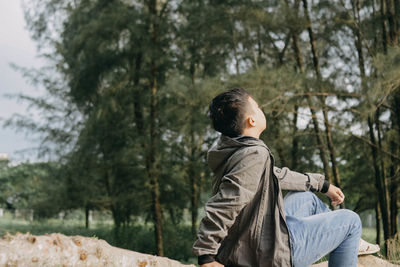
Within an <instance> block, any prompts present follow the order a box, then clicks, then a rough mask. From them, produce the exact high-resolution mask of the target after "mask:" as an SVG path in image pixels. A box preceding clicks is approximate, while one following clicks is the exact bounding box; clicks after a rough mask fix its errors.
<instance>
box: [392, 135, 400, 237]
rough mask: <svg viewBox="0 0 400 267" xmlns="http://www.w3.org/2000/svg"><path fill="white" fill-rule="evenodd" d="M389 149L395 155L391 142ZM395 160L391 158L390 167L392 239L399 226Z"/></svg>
mask: <svg viewBox="0 0 400 267" xmlns="http://www.w3.org/2000/svg"><path fill="white" fill-rule="evenodd" d="M390 147H391V153H392V155H395V154H396V144H395V142H394V141H393V140H392V141H391V142H390ZM395 169H396V160H395V159H394V157H393V156H392V157H391V166H390V224H391V233H390V236H391V238H394V237H395V235H396V234H397V233H398V225H399V219H398V206H397V200H398V187H397V183H398V180H399V179H398V178H397V177H396V176H397V175H396V171H395Z"/></svg>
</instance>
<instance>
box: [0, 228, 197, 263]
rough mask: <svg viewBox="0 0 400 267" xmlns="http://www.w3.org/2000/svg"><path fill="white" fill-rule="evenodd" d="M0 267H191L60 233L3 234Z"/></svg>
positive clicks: (0, 244) (0, 247)
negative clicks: (40, 234) (35, 234)
mask: <svg viewBox="0 0 400 267" xmlns="http://www.w3.org/2000/svg"><path fill="white" fill-rule="evenodd" d="M0 266H24V267H25V266H63V267H64V266H65V267H67V266H82V267H83V266H93V267H94V266H96V267H98V266H118V267H125V266H130V267H131V266H137V267H161V266H163V267H181V266H182V267H183V266H186V267H189V266H190V267H194V265H184V264H181V263H180V262H178V261H175V260H171V259H168V258H165V257H158V256H153V255H148V254H143V253H138V252H134V251H130V250H126V249H121V248H116V247H113V246H111V245H109V244H108V243H107V242H106V241H104V240H101V239H96V238H89V237H83V236H65V235H63V234H46V235H42V236H34V235H31V234H29V233H28V234H19V233H18V234H16V235H8V234H6V235H5V236H3V238H2V239H0Z"/></svg>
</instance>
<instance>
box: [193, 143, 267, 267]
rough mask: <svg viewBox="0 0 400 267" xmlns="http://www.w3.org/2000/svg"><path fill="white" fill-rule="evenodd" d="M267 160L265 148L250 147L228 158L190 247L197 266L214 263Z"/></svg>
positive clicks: (255, 185)
mask: <svg viewBox="0 0 400 267" xmlns="http://www.w3.org/2000/svg"><path fill="white" fill-rule="evenodd" d="M268 157H269V152H268V151H267V150H266V149H265V148H264V147H260V146H252V147H248V148H246V149H241V150H239V151H238V152H236V153H235V154H234V155H233V156H231V158H230V159H229V162H228V163H227V166H228V168H227V171H226V173H225V174H224V176H223V177H222V178H221V183H220V185H219V187H218V190H217V193H216V194H215V195H214V196H213V197H211V198H210V199H209V200H208V201H207V203H206V204H205V216H204V218H203V219H202V220H201V222H200V225H199V230H198V233H197V240H196V241H195V243H194V244H193V249H192V251H193V253H194V254H195V255H197V256H198V257H199V264H203V263H207V262H211V261H213V256H214V255H216V254H217V252H218V249H219V247H220V245H221V242H222V240H223V239H224V238H225V237H226V235H227V234H228V230H229V228H230V227H231V226H232V225H233V223H234V222H235V219H236V217H237V216H238V214H239V213H240V211H241V210H242V209H243V208H244V207H245V206H246V204H248V203H249V202H250V200H251V199H252V198H253V197H254V195H255V193H256V190H257V188H258V185H259V182H260V180H261V176H262V174H263V172H264V169H265V166H266V161H267V160H268Z"/></svg>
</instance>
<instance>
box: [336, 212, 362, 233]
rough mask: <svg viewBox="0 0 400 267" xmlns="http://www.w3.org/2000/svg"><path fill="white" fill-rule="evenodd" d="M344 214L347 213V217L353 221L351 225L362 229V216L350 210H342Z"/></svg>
mask: <svg viewBox="0 0 400 267" xmlns="http://www.w3.org/2000/svg"><path fill="white" fill-rule="evenodd" d="M341 211H342V212H343V213H345V216H346V217H347V218H348V219H349V220H350V221H351V223H352V224H353V225H354V226H355V227H356V228H358V229H361V228H362V223H361V218H360V215H358V213H357V212H354V211H352V210H349V209H342V210H341Z"/></svg>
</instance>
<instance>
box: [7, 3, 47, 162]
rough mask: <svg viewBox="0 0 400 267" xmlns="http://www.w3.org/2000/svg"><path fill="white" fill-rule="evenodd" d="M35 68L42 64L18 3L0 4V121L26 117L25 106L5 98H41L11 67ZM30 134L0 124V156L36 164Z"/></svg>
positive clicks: (35, 144)
mask: <svg viewBox="0 0 400 267" xmlns="http://www.w3.org/2000/svg"><path fill="white" fill-rule="evenodd" d="M11 63H13V64H16V65H17V66H21V67H27V68H31V67H35V68H38V67H40V66H41V65H42V64H43V60H42V59H40V58H38V57H37V50H36V43H35V42H34V41H33V40H32V39H31V38H30V34H29V32H28V30H26V23H25V19H24V15H23V11H22V7H21V1H20V0H0V118H3V119H6V118H9V117H11V116H12V115H13V114H15V113H18V114H22V115H27V114H29V113H30V112H34V110H33V111H28V110H27V106H28V105H27V104H26V103H23V102H19V101H17V100H16V99H10V98H8V97H6V96H5V95H7V94H19V93H23V94H27V95H32V96H37V95H41V94H43V91H42V92H41V91H40V89H36V88H35V87H33V86H32V85H30V84H29V83H28V82H26V81H25V80H24V78H23V77H22V74H21V73H19V72H18V71H16V70H14V69H13V68H12V67H11V66H10V64H11ZM32 136H33V134H32V133H26V132H21V131H18V132H17V131H16V130H15V129H12V128H3V127H2V122H1V121H0V154H1V153H6V154H8V156H9V158H10V160H11V161H12V162H23V161H27V160H29V161H37V160H38V158H37V156H36V154H37V153H36V152H35V151H34V150H32V149H34V148H35V147H38V146H39V141H38V140H35V139H33V138H32Z"/></svg>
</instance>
